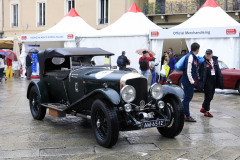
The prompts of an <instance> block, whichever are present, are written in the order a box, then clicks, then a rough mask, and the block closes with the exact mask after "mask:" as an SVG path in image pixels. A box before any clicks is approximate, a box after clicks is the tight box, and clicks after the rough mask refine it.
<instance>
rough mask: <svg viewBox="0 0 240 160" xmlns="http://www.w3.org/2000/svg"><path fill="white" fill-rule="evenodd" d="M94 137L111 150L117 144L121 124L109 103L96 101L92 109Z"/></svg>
mask: <svg viewBox="0 0 240 160" xmlns="http://www.w3.org/2000/svg"><path fill="white" fill-rule="evenodd" d="M91 120H92V127H93V133H94V136H95V138H96V140H97V142H98V144H99V145H101V146H103V147H106V148H110V147H112V146H113V145H115V144H116V143H117V140H118V134H119V124H118V118H117V113H116V111H115V110H114V109H113V107H111V106H110V105H109V104H108V103H106V102H104V101H102V100H99V99H97V100H95V101H94V102H93V105H92V109H91Z"/></svg>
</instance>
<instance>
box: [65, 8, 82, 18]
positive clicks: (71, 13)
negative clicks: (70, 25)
mask: <svg viewBox="0 0 240 160" xmlns="http://www.w3.org/2000/svg"><path fill="white" fill-rule="evenodd" d="M66 16H69V17H80V16H79V14H78V13H77V11H76V10H75V9H74V8H72V9H71V10H70V11H69V12H68V14H67V15H66Z"/></svg>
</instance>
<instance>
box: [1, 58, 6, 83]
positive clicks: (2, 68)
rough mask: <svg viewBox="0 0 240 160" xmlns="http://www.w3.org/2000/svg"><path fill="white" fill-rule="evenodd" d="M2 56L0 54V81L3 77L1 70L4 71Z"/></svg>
mask: <svg viewBox="0 0 240 160" xmlns="http://www.w3.org/2000/svg"><path fill="white" fill-rule="evenodd" d="M4 67H5V66H4V58H3V56H2V55H0V81H2V78H3V71H4Z"/></svg>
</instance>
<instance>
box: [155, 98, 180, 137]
mask: <svg viewBox="0 0 240 160" xmlns="http://www.w3.org/2000/svg"><path fill="white" fill-rule="evenodd" d="M164 102H165V107H164V109H163V114H164V115H166V116H167V117H168V119H169V120H170V121H169V123H168V124H167V126H166V127H158V128H157V129H158V131H159V133H160V134H162V135H163V136H164V137H168V138H173V137H175V136H177V135H179V134H180V133H181V131H182V129H183V126H184V113H183V105H182V103H181V102H180V100H179V102H178V101H177V100H176V99H175V98H173V97H172V98H171V97H168V98H166V99H165V100H164Z"/></svg>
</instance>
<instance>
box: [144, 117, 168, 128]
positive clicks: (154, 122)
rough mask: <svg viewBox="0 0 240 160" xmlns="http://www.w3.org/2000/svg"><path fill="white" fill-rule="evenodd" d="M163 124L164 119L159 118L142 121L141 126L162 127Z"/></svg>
mask: <svg viewBox="0 0 240 160" xmlns="http://www.w3.org/2000/svg"><path fill="white" fill-rule="evenodd" d="M163 126H165V120H164V119H159V120H152V121H147V122H143V123H142V128H152V127H163Z"/></svg>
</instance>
